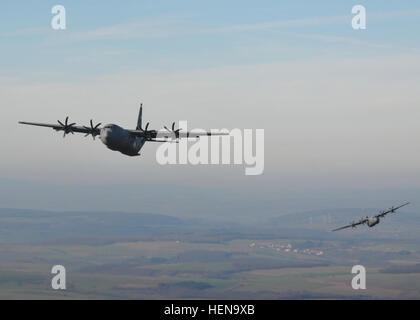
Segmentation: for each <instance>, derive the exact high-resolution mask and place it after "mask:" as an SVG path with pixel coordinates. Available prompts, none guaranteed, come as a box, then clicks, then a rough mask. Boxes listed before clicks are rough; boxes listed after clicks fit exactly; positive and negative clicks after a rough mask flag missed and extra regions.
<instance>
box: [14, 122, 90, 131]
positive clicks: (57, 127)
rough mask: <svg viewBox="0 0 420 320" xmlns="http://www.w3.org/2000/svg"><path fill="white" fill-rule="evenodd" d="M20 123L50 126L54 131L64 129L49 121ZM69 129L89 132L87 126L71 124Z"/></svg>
mask: <svg viewBox="0 0 420 320" xmlns="http://www.w3.org/2000/svg"><path fill="white" fill-rule="evenodd" d="M19 123H20V124H27V125H31V126H38V127H47V128H52V129H54V130H56V131H60V130H64V128H63V126H61V125H59V124H49V123H38V122H25V121H19ZM71 130H72V131H74V132H81V133H89V132H90V130H89V128H86V127H82V126H72V127H71Z"/></svg>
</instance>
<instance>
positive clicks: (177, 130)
mask: <svg viewBox="0 0 420 320" xmlns="http://www.w3.org/2000/svg"><path fill="white" fill-rule="evenodd" d="M163 127H164V128H165V129H166V130H167V131H169V132H171V131H172V132H173V133H174V134H175V138H176V139H178V138H179V132H180V131H181V130H182V129H181V128H178V129H176V130H175V122H173V123H172V130H169V129H168V128H167V127H166V126H163Z"/></svg>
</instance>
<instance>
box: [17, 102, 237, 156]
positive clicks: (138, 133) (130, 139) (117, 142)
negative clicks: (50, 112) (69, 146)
mask: <svg viewBox="0 0 420 320" xmlns="http://www.w3.org/2000/svg"><path fill="white" fill-rule="evenodd" d="M142 117H143V104H142V103H141V104H140V111H139V116H138V119H137V126H136V129H134V130H130V129H124V128H122V127H120V126H118V125H116V124H107V125H105V126H103V127H102V128H101V127H100V125H101V123H98V124H97V125H95V126H94V125H93V121H92V120H90V127H86V126H76V123H68V120H69V117H66V120H65V122H64V123H63V122H61V121H60V120H57V122H58V124H48V123H38V122H24V121H19V123H20V124H27V125H32V126H39V127H47V128H52V129H54V130H56V131H64V135H63V138H64V137H65V136H66V135H67V134H69V133H71V134H74V133H75V132H80V133H85V134H86V135H85V137H86V136H88V135H92V137H93V139H95V137H96V136H99V138H100V140H101V141H102V142H103V143H104V144H105V145H106V146H107V147H108V148H109V149H111V150H113V151H119V152H121V153H123V154H125V155H127V156H132V157H133V156H139V155H140V153H139V152H140V150H141V148H142V147H143V146H144V144H145V143H146V142H175V143H177V142H178V140H179V139H181V138H186V139H188V138H199V137H200V136H216V135H228V134H229V133H223V132H218V133H212V132H182V131H181V130H182V129H176V130H175V122H173V123H172V130H169V129H168V128H167V127H166V126H164V128H165V130H166V131H162V130H159V131H157V130H148V128H149V122H148V123H147V124H146V127H145V128H144V129H143V127H142Z"/></svg>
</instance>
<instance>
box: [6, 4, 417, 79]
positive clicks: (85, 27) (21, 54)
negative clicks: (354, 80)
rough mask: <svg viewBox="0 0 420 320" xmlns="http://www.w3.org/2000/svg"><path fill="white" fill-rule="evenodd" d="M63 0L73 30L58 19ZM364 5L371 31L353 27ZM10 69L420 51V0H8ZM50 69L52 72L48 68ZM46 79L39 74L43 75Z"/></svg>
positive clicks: (121, 67) (185, 66)
mask: <svg viewBox="0 0 420 320" xmlns="http://www.w3.org/2000/svg"><path fill="white" fill-rule="evenodd" d="M55 4H61V5H64V6H65V8H66V10H67V30H65V31H54V30H52V29H51V28H50V20H51V17H52V14H51V12H50V11H51V7H52V6H53V5H55ZM354 4H364V5H365V6H366V9H367V26H368V29H367V31H358V32H357V31H354V30H353V29H352V28H351V27H350V22H351V17H352V15H351V8H352V6H353V5H354ZM0 30H1V31H0V39H1V43H2V46H1V49H2V50H1V51H2V52H1V57H2V59H1V61H0V70H1V71H2V76H16V75H17V76H19V77H22V78H25V77H27V78H31V77H33V76H36V75H39V74H41V73H42V74H43V78H42V79H43V80H44V81H47V80H49V79H50V77H52V78H53V79H57V78H59V79H61V80H62V73H65V74H66V76H65V78H66V79H70V78H72V77H79V76H80V77H85V76H95V75H98V74H110V73H113V72H121V71H127V70H131V71H133V70H138V71H142V70H145V69H147V70H154V71H164V72H166V71H185V70H191V69H200V68H206V67H217V66H230V65H249V64H262V63H275V62H282V61H289V60H304V59H314V58H317V57H327V58H330V59H331V58H337V57H340V58H342V57H345V56H347V57H355V56H361V57H367V56H376V55H380V56H383V55H392V54H398V53H404V54H407V53H408V52H411V51H413V52H415V53H417V54H418V53H419V51H418V50H419V44H420V41H419V40H420V39H419V33H418V30H420V5H419V3H418V2H417V1H386V2H385V1H372V0H370V1H362V2H360V1H359V2H357V3H356V2H354V1H258V2H255V1H211V2H210V1H208V2H203V1H124V2H123V5H122V4H121V3H120V2H119V1H61V2H56V1H42V2H40V1H4V2H2V10H1V12H0ZM47 74H48V75H49V77H48V76H46V75H47ZM38 81H39V79H38Z"/></svg>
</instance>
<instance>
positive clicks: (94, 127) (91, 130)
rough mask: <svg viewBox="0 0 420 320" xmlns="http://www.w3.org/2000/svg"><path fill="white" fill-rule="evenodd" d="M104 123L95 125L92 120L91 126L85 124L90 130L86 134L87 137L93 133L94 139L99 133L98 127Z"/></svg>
mask: <svg viewBox="0 0 420 320" xmlns="http://www.w3.org/2000/svg"><path fill="white" fill-rule="evenodd" d="M101 124H102V123H98V124H97V125H96V126H93V121H92V120H90V128H89V127H86V126H83V127H84V128H85V129H86V130H89V132H88V133H86V134H85V137H87V136H88V135H90V134H91V135H92V138H93V140H95V137H96V136H97V135H99V129H98V127H99V126H100V125H101Z"/></svg>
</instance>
